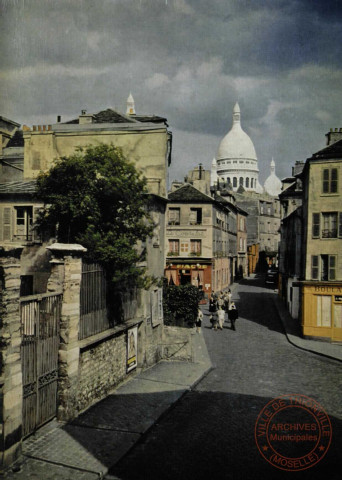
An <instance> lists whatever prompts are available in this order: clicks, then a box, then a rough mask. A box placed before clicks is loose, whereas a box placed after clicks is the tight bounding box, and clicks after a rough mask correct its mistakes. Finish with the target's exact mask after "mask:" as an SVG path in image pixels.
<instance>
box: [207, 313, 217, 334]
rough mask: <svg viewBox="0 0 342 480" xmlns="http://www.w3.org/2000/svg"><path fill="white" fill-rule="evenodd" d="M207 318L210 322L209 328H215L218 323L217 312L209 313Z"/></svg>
mask: <svg viewBox="0 0 342 480" xmlns="http://www.w3.org/2000/svg"><path fill="white" fill-rule="evenodd" d="M209 320H210V323H211V328H212V329H213V330H217V324H218V319H217V312H214V313H213V314H212V315H210V317H209Z"/></svg>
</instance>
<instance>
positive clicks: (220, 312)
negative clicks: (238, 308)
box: [217, 308, 224, 330]
mask: <svg viewBox="0 0 342 480" xmlns="http://www.w3.org/2000/svg"><path fill="white" fill-rule="evenodd" d="M217 318H218V324H219V327H220V330H223V323H224V310H223V308H219V309H218V311H217Z"/></svg>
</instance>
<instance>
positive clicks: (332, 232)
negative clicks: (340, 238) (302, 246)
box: [322, 228, 337, 238]
mask: <svg viewBox="0 0 342 480" xmlns="http://www.w3.org/2000/svg"><path fill="white" fill-rule="evenodd" d="M322 238H337V228H329V229H325V230H322Z"/></svg>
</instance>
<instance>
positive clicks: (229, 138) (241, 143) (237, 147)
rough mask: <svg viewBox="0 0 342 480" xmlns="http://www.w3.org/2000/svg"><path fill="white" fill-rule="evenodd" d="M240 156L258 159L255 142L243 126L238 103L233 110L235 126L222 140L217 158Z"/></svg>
mask: <svg viewBox="0 0 342 480" xmlns="http://www.w3.org/2000/svg"><path fill="white" fill-rule="evenodd" d="M240 158H243V159H248V160H257V156H256V153H255V149H254V145H253V142H252V140H251V139H250V138H249V136H248V135H247V133H246V132H244V131H243V130H242V128H241V123H240V107H239V105H238V103H236V104H235V107H234V110H233V126H232V128H231V130H230V131H229V132H228V133H227V135H226V136H225V137H224V138H223V140H222V141H221V143H220V146H219V148H218V151H217V155H216V160H224V159H240Z"/></svg>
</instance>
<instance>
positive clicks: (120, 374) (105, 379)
mask: <svg viewBox="0 0 342 480" xmlns="http://www.w3.org/2000/svg"><path fill="white" fill-rule="evenodd" d="M125 377H126V335H125V333H124V332H122V333H121V334H119V335H117V336H114V337H111V338H110V337H109V338H105V339H103V340H102V341H99V342H97V343H95V344H90V345H89V346H88V347H85V348H84V349H81V352H80V364H79V381H78V395H77V409H78V410H79V411H81V410H84V409H85V408H87V407H88V406H89V405H91V404H92V403H94V402H96V401H98V400H101V399H102V398H103V397H104V396H106V395H107V394H108V392H109V391H110V390H112V389H113V387H114V386H115V385H118V384H119V383H120V382H122V381H123V379H124V378H125Z"/></svg>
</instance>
